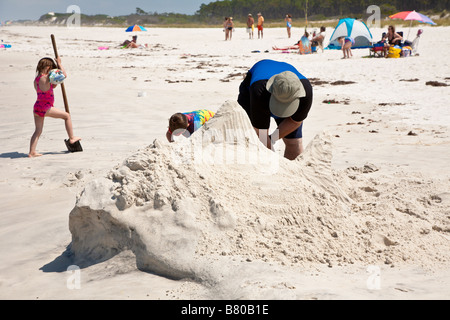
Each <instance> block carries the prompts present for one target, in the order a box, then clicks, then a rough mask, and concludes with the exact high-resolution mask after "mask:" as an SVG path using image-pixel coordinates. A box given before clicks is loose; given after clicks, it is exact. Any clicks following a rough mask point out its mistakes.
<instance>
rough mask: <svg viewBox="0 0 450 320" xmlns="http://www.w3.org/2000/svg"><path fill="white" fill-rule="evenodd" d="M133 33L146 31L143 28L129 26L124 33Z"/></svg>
mask: <svg viewBox="0 0 450 320" xmlns="http://www.w3.org/2000/svg"><path fill="white" fill-rule="evenodd" d="M134 31H147V29H145V28H144V27H143V26H139V25H137V24H135V25H133V26H129V27H128V28H127V30H125V32H134Z"/></svg>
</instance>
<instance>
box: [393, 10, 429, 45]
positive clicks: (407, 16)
mask: <svg viewBox="0 0 450 320" xmlns="http://www.w3.org/2000/svg"><path fill="white" fill-rule="evenodd" d="M389 18H391V19H402V20H405V21H406V20H410V21H411V23H410V24H409V31H408V37H407V38H409V32H410V31H411V25H412V22H413V21H419V22H422V23H428V24H431V25H434V26H435V25H436V23H434V22H433V20H431V19H430V18H428V17H427V16H425V15H423V14H421V13H419V12H416V11H402V12H398V13H396V14H393V15H391V16H389Z"/></svg>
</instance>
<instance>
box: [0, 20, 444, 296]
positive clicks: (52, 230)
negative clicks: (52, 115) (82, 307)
mask: <svg viewBox="0 0 450 320" xmlns="http://www.w3.org/2000/svg"><path fill="white" fill-rule="evenodd" d="M420 27H421V28H422V29H423V30H424V33H423V35H422V36H421V40H420V45H419V50H418V52H419V54H420V55H418V56H412V57H408V58H400V59H384V58H368V57H367V56H368V55H369V50H368V49H358V50H353V58H351V59H341V58H342V52H341V51H337V50H325V52H321V51H319V52H318V53H317V54H312V55H299V54H296V53H293V52H289V53H282V52H280V51H275V50H272V47H273V46H278V47H282V46H286V45H292V44H294V43H295V42H296V41H297V40H298V38H300V36H301V33H302V29H300V28H293V30H292V34H293V37H292V38H291V39H288V38H287V35H286V30H285V29H284V28H274V29H266V30H265V34H264V39H262V40H258V39H253V40H249V39H248V35H247V33H246V32H245V29H242V28H237V29H236V30H235V31H234V33H233V38H232V40H231V41H224V33H223V32H222V29H221V28H214V29H213V28H205V29H165V28H149V29H148V31H147V32H141V33H137V35H138V43H141V44H148V48H141V49H120V48H118V45H119V44H120V43H121V42H123V41H124V40H125V39H130V38H131V35H130V34H129V33H126V32H124V29H123V28H103V27H95V28H87V27H86V28H84V27H83V28H80V29H69V28H65V27H28V26H8V27H2V28H1V29H0V35H1V39H2V40H3V41H4V43H9V44H11V48H8V49H3V48H2V49H0V62H1V63H0V65H1V66H2V67H1V68H0V77H1V80H0V97H1V100H0V110H1V112H2V117H1V119H0V141H1V144H0V215H1V223H0V238H1V240H0V253H1V257H2V258H1V265H0V298H2V299H25V300H35V299H39V300H45V299H48V300H54V299H64V300H66V299H67V300H70V299H151V300H156V299H169V300H172V299H173V300H179V299H193V300H196V299H212V300H214V299H232V300H234V299H263V300H265V299H286V300H287V299H289V300H291V299H296V300H305V299H319V300H338V299H448V298H449V297H450V289H449V288H450V272H449V267H450V221H449V219H450V170H449V168H450V166H449V161H448V159H449V158H450V131H449V124H450V109H449V108H448V102H449V97H450V91H449V90H450V89H449V86H450V65H449V60H448V58H447V56H446V54H445V53H447V52H449V50H450V40H449V39H448V36H447V32H449V30H450V28H449V27H428V26H420ZM398 29H399V28H398ZM403 30H404V31H405V34H406V33H407V31H408V27H404V28H403ZM371 31H372V34H373V36H374V39H377V40H378V39H380V38H381V34H382V32H384V31H386V30H384V29H373V30H371ZM326 33H327V39H329V37H330V35H331V33H332V29H331V28H328V29H327V30H326ZM416 33H417V28H412V29H411V32H410V39H412V38H413V36H414V35H415V34H416ZM51 34H54V35H55V37H56V40H57V44H58V51H59V54H60V55H61V58H62V62H63V64H64V66H65V69H66V71H67V73H68V78H67V79H66V80H65V88H66V92H67V98H68V103H69V107H70V112H71V115H72V121H73V125H74V131H75V134H76V135H78V136H80V137H81V138H82V141H81V144H82V146H83V149H84V151H83V152H78V153H69V152H68V151H67V149H66V146H65V144H64V139H66V138H67V136H66V132H65V129H64V123H63V121H61V120H56V119H45V124H44V132H43V134H42V136H41V137H40V139H39V143H38V147H37V150H38V151H39V152H41V153H43V156H42V157H39V158H32V159H31V158H28V151H29V143H30V137H31V135H32V134H33V131H34V120H33V113H32V110H33V104H34V102H35V101H36V92H35V90H34V88H33V79H34V75H35V69H36V65H37V62H38V61H39V59H40V58H42V57H45V56H50V57H52V56H53V49H52V45H51V41H50V35H51ZM326 44H327V42H326ZM101 47H108V50H100V49H99V48H101ZM262 59H273V60H279V61H285V62H288V63H291V64H292V65H294V66H295V67H296V68H297V69H298V70H299V71H300V72H301V73H302V74H303V75H305V76H306V77H307V78H309V79H310V80H311V82H312V84H313V89H314V102H313V105H312V108H311V111H310V113H309V116H308V118H307V119H306V120H305V123H304V127H303V135H304V145H305V146H306V150H305V153H304V154H303V155H301V156H300V157H299V158H298V159H296V160H295V161H287V160H285V159H283V157H282V153H283V143H282V142H281V141H280V142H278V143H277V144H276V146H275V149H276V151H275V152H272V151H269V150H266V149H261V146H260V145H258V143H257V141H256V140H255V137H256V136H254V133H252V132H251V131H249V129H251V125H250V124H249V122H248V119H246V118H245V116H243V114H242V110H240V109H239V107H238V105H237V103H236V100H237V95H238V90H239V84H240V83H241V81H242V80H243V77H244V75H245V74H246V72H247V71H248V69H249V68H250V67H251V66H252V65H253V64H254V63H256V62H257V61H259V60H262ZM427 82H428V84H427ZM430 82H431V83H430ZM433 82H434V83H436V82H437V83H440V84H441V85H440V86H436V85H432V84H433ZM55 107H56V108H60V109H64V104H63V99H62V94H61V90H60V89H59V88H57V89H56V90H55ZM197 109H210V110H212V111H214V112H217V118H216V117H214V118H213V120H211V123H209V122H208V125H207V126H205V127H204V128H202V131H201V132H199V134H198V135H197V136H198V138H200V140H202V137H203V140H202V141H200V143H199V144H197V145H196V144H195V143H194V145H193V146H194V147H195V146H197V147H199V148H200V149H201V151H200V152H201V154H202V156H203V159H205V155H207V154H215V155H217V154H220V152H219V151H220V150H222V149H223V148H224V147H225V148H227V147H229V146H230V145H232V146H233V150H234V151H233V152H236V154H237V155H241V154H245V155H246V156H249V153H248V151H249V150H250V149H249V146H250V147H252V148H254V149H251V150H255V152H257V154H258V155H259V156H260V157H261V158H260V160H261V159H263V161H262V164H260V162H252V163H250V164H249V163H248V162H246V161H243V162H239V161H237V162H236V161H231V162H226V161H225V162H223V161H221V162H220V163H217V162H216V163H213V164H211V163H205V162H195V161H194V163H192V162H189V161H187V162H183V161H175V159H176V158H174V157H173V154H183V150H186V149H183V148H189V147H191V146H192V145H190V144H189V142H187V141H181V142H180V143H174V144H169V143H168V142H167V140H166V137H165V134H166V130H167V126H168V118H169V117H170V115H172V114H173V113H175V112H188V111H192V110H197ZM236 128H238V129H241V131H239V132H245V133H246V137H244V138H242V139H236V140H234V142H230V141H228V140H227V137H226V135H225V132H227V130H230V129H236ZM208 130H209V131H208ZM208 132H216V133H217V136H216V137H215V138H214V139H209V138H208V139H209V140H208V139H205V138H204V137H205V135H206V134H207V133H208ZM217 137H219V138H217ZM192 138H194V136H193V137H192ZM256 139H257V138H256ZM227 150H229V149H227ZM211 152H213V153H211ZM178 159H180V158H178ZM216 160H217V159H216ZM272 169H273V170H272ZM271 170H272V171H271ZM97 221H98V222H97ZM70 266H76V268H79V269H75V271H70V270H72V269H71V268H69V267H70ZM68 268H69V271H68ZM72 268H73V267H72ZM74 279H76V280H74Z"/></svg>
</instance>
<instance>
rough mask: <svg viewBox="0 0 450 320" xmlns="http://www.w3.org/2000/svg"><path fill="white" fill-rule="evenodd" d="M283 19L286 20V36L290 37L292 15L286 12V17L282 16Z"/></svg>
mask: <svg viewBox="0 0 450 320" xmlns="http://www.w3.org/2000/svg"><path fill="white" fill-rule="evenodd" d="M284 21H285V22H286V29H287V34H288V38H291V28H292V16H291V15H290V14H287V15H286V18H284Z"/></svg>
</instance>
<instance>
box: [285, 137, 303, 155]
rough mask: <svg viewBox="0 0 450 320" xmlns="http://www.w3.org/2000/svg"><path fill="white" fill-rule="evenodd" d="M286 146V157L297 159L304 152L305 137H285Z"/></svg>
mask: <svg viewBox="0 0 450 320" xmlns="http://www.w3.org/2000/svg"><path fill="white" fill-rule="evenodd" d="M283 141H284V144H285V145H286V148H285V150H284V157H285V158H286V159H289V160H295V158H297V157H298V156H299V155H300V154H301V153H302V152H303V139H302V138H295V139H286V138H283Z"/></svg>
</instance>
